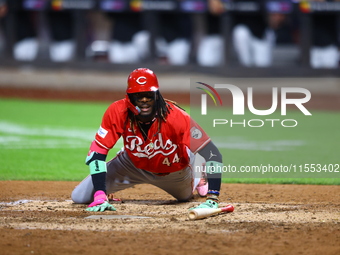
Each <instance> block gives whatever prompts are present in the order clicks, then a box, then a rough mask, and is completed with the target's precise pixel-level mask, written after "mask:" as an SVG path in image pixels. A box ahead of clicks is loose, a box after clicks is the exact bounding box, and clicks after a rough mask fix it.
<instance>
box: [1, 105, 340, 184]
mask: <svg viewBox="0 0 340 255" xmlns="http://www.w3.org/2000/svg"><path fill="white" fill-rule="evenodd" d="M108 105H109V103H79V102H77V103H75V102H55V101H54V102H48V101H30V100H16V99H1V100H0V155H1V157H0V180H67V181H80V180H82V179H83V178H84V177H85V176H86V175H87V174H88V173H89V170H88V167H87V166H86V165H85V163H84V161H85V157H86V154H87V152H88V149H89V145H90V143H91V141H92V140H93V138H94V135H95V133H96V131H97V128H98V127H99V125H100V122H101V118H102V115H103V113H104V111H105V110H106V108H107V107H108ZM224 111H225V110H223V111H222V112H221V110H216V111H214V114H213V115H211V116H209V117H211V118H214V117H216V118H221V116H222V118H226V119H231V118H233V119H235V120H236V118H234V117H230V116H231V114H230V111H229V114H226V113H225V112H224ZM192 112H193V111H192ZM312 113H313V115H312V116H309V117H305V116H301V115H302V114H301V113H300V112H298V111H295V112H289V114H287V116H285V117H284V118H285V119H297V120H298V122H299V125H298V126H297V127H295V128H284V127H279V126H277V127H274V128H272V127H269V126H265V127H262V128H249V127H245V128H243V127H232V128H231V127H228V126H226V125H225V126H222V125H221V126H218V127H217V128H212V126H211V122H209V121H208V120H207V119H199V118H198V120H197V121H198V122H199V123H200V124H201V125H202V126H203V127H204V128H205V130H206V131H207V132H208V134H209V135H210V136H211V137H212V139H213V141H214V142H215V143H216V144H217V145H218V147H219V148H220V150H221V153H222V154H223V159H224V164H225V165H228V164H230V165H232V166H235V167H240V166H242V165H249V166H250V165H260V164H272V165H278V164H283V165H288V164H295V165H297V166H298V165H301V164H306V163H315V164H317V163H319V164H331V163H332V164H335V163H340V160H339V156H338V155H339V141H340V133H339V130H340V121H339V120H340V115H339V113H337V112H312ZM192 115H195V114H192ZM194 118H195V116H194ZM255 118H256V119H259V118H258V117H254V116H251V115H249V114H247V116H245V117H243V116H242V117H240V116H239V117H238V119H255ZM266 118H268V117H266ZM270 118H277V119H283V118H282V116H279V115H273V116H272V115H271V116H270ZM195 119H196V118H195ZM287 141H288V142H287ZM121 145H122V144H121V142H118V145H117V147H116V148H114V149H113V150H111V151H110V154H109V156H108V158H111V157H113V156H114V155H115V153H116V151H117V150H118V149H120V146H121ZM223 176H224V179H223V181H224V182H236V183H301V184H340V178H338V176H339V174H338V175H337V176H336V175H335V174H334V173H333V174H332V175H330V177H328V178H319V177H327V176H325V175H324V173H323V174H322V175H321V176H317V177H318V178H314V177H315V176H314V175H306V176H297V177H298V178H296V176H293V175H292V176H286V177H285V178H281V176H279V175H274V176H270V177H269V178H268V177H267V176H260V178H259V175H258V174H257V175H254V176H251V175H242V176H230V175H228V174H226V173H225V174H224V175H223ZM249 177H251V178H249ZM301 177H303V178H301Z"/></svg>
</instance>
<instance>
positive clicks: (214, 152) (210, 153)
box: [198, 141, 222, 193]
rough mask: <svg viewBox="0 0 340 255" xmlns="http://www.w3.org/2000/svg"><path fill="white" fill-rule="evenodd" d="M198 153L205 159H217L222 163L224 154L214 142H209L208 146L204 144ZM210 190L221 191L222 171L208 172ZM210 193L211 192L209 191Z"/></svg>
mask: <svg viewBox="0 0 340 255" xmlns="http://www.w3.org/2000/svg"><path fill="white" fill-rule="evenodd" d="M198 153H199V154H200V155H201V156H202V157H203V158H204V159H205V161H207V162H208V161H217V162H220V163H222V155H221V153H220V151H219V150H218V148H217V147H216V146H215V144H214V143H213V142H211V141H210V142H209V143H208V144H207V145H206V146H204V147H203V148H202V149H201V150H199V151H198ZM207 177H208V184H209V187H208V189H209V190H216V191H220V189H221V178H222V173H213V174H210V173H207ZM208 193H209V192H208Z"/></svg>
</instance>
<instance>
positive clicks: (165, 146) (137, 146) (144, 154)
mask: <svg viewBox="0 0 340 255" xmlns="http://www.w3.org/2000/svg"><path fill="white" fill-rule="evenodd" d="M125 142H126V145H125V148H126V149H128V150H130V151H136V152H134V153H132V155H134V156H136V157H139V158H149V159H150V158H153V157H154V156H156V155H157V154H162V155H164V156H168V155H171V154H172V153H173V152H174V151H176V149H177V147H178V146H177V145H176V144H173V143H172V141H171V140H170V139H168V140H166V142H165V143H164V142H163V137H162V134H158V139H156V140H155V141H154V143H153V144H154V145H153V146H150V144H146V145H145V146H144V148H142V145H143V144H144V142H143V140H142V139H141V138H140V137H138V136H127V137H126V138H125Z"/></svg>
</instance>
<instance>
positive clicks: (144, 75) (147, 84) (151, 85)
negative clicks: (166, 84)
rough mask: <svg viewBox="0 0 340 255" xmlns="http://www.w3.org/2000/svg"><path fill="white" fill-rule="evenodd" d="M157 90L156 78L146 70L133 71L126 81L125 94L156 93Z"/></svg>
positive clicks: (151, 72)
mask: <svg viewBox="0 0 340 255" xmlns="http://www.w3.org/2000/svg"><path fill="white" fill-rule="evenodd" d="M158 89H159V85H158V79H157V76H156V75H155V74H154V72H153V71H151V70H150V69H148V68H138V69H135V70H133V71H132V72H131V73H130V75H129V77H128V80H127V89H126V93H128V94H130V93H139V92H149V91H153V92H155V91H157V90H158Z"/></svg>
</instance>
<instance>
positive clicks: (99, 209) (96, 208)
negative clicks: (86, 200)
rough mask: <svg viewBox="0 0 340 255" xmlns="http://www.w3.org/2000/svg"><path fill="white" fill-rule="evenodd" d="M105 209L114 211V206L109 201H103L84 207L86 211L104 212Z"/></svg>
mask: <svg viewBox="0 0 340 255" xmlns="http://www.w3.org/2000/svg"><path fill="white" fill-rule="evenodd" d="M105 210H108V211H116V208H114V206H113V205H111V204H110V203H109V202H107V201H105V202H104V203H102V204H99V205H95V206H91V207H88V208H87V209H86V211H89V212H104V211H105Z"/></svg>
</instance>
